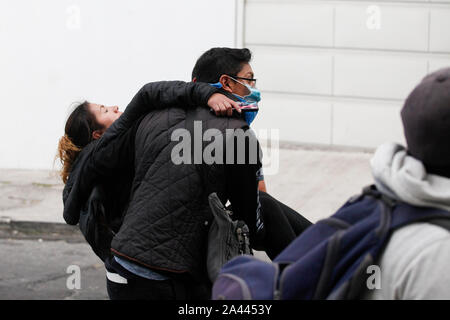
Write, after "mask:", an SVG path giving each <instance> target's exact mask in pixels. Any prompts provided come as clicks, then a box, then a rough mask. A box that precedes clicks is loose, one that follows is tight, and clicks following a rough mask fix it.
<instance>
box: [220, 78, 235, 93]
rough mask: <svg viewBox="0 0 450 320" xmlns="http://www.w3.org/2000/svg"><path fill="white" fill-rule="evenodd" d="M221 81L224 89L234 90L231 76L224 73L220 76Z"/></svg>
mask: <svg viewBox="0 0 450 320" xmlns="http://www.w3.org/2000/svg"><path fill="white" fill-rule="evenodd" d="M219 82H220V84H221V85H222V88H223V90H225V91H228V92H231V93H232V92H233V84H232V82H233V81H232V80H231V79H230V77H229V76H227V75H225V74H223V75H221V76H220V78H219Z"/></svg>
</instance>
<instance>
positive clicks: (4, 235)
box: [0, 219, 86, 243]
mask: <svg viewBox="0 0 450 320" xmlns="http://www.w3.org/2000/svg"><path fill="white" fill-rule="evenodd" d="M0 239H16V240H38V241H44V240H45V241H57V240H64V241H66V242H71V243H72V242H76V243H78V242H86V240H85V239H84V237H83V234H82V233H81V231H80V229H79V228H78V226H77V225H76V226H71V225H67V224H64V223H58V222H37V221H16V220H9V219H3V220H0Z"/></svg>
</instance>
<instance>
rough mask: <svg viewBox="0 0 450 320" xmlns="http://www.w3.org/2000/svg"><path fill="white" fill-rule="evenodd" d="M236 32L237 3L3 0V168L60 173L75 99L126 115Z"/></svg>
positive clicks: (182, 77)
mask: <svg viewBox="0 0 450 320" xmlns="http://www.w3.org/2000/svg"><path fill="white" fill-rule="evenodd" d="M219 27H220V28H221V29H220V30H219ZM235 34H236V30H235V1H234V0H233V1H221V0H195V1H184V0H164V1H160V0H153V1H150V0H129V1H122V0H95V1H88V0H70V1H68V0H33V1H31V0H27V1H13V0H2V1H0V168H34V169H41V168H42V169H51V168H52V167H53V158H54V156H55V153H56V147H57V141H58V139H59V137H60V136H61V135H62V134H63V133H64V124H65V121H66V118H67V116H68V114H69V111H70V110H71V104H72V103H73V102H75V101H78V100H83V99H88V100H90V101H93V102H98V103H102V104H105V105H119V106H120V107H121V109H122V110H123V109H124V108H125V107H126V105H127V103H128V102H129V101H130V100H131V98H132V97H133V95H134V94H135V93H136V92H137V90H138V89H139V88H140V87H141V86H142V85H144V84H145V83H147V82H150V81H157V80H173V79H180V80H186V81H189V80H190V74H191V70H192V67H193V65H194V63H195V61H196V59H197V58H198V56H200V55H201V54H202V53H203V52H204V51H206V50H207V49H209V48H210V47H213V46H230V47H232V46H234V45H235ZM57 167H58V166H57Z"/></svg>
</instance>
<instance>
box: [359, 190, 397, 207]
mask: <svg viewBox="0 0 450 320" xmlns="http://www.w3.org/2000/svg"><path fill="white" fill-rule="evenodd" d="M362 194H363V195H364V196H371V197H374V198H376V199H379V200H381V201H383V202H384V203H385V204H386V205H387V206H388V207H390V208H393V207H394V206H395V205H397V204H398V201H397V200H396V199H393V198H391V197H388V196H387V195H385V194H382V193H381V192H380V191H378V189H377V187H376V186H375V185H374V184H372V185H370V186H367V187H365V188H364V189H363V193H362Z"/></svg>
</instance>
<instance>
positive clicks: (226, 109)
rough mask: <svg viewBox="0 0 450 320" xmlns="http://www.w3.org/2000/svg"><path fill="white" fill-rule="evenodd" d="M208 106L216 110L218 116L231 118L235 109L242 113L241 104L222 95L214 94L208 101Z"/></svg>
mask: <svg viewBox="0 0 450 320" xmlns="http://www.w3.org/2000/svg"><path fill="white" fill-rule="evenodd" d="M208 106H209V107H210V108H211V109H212V110H214V112H215V113H216V115H217V116H231V115H232V114H233V108H234V109H236V110H237V112H239V113H241V107H240V106H239V102H236V101H233V100H231V99H230V98H228V97H227V96H225V95H223V94H221V93H214V94H213V95H212V96H211V98H209V100H208Z"/></svg>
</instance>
